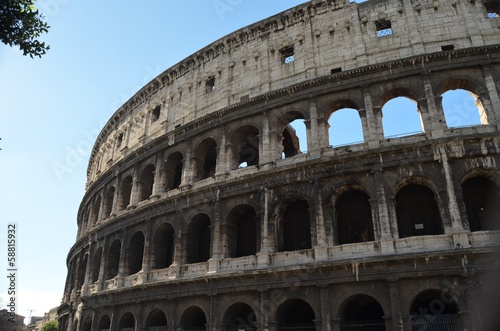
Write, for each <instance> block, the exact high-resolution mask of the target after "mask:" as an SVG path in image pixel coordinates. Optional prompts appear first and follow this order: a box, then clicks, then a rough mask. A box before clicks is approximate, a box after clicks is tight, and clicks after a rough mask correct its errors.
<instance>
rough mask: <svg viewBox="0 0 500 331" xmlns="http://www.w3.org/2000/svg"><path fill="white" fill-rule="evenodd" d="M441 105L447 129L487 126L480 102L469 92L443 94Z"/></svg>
mask: <svg viewBox="0 0 500 331" xmlns="http://www.w3.org/2000/svg"><path fill="white" fill-rule="evenodd" d="M442 105H443V113H444V117H445V120H446V126H448V128H459V127H468V126H476V125H482V124H488V118H487V116H486V111H485V109H484V107H483V104H482V102H481V101H480V100H479V99H478V97H477V96H476V95H474V94H473V93H471V92H469V91H466V90H462V89H456V90H449V91H447V92H445V93H443V94H442Z"/></svg>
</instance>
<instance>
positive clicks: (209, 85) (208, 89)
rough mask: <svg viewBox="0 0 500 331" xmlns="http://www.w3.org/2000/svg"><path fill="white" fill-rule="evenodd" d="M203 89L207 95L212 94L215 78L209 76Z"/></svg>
mask: <svg viewBox="0 0 500 331" xmlns="http://www.w3.org/2000/svg"><path fill="white" fill-rule="evenodd" d="M205 89H206V92H207V93H212V92H213V91H215V76H211V77H209V78H208V79H207V82H206V84H205Z"/></svg>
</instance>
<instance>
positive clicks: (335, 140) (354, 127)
mask: <svg viewBox="0 0 500 331" xmlns="http://www.w3.org/2000/svg"><path fill="white" fill-rule="evenodd" d="M328 124H329V126H330V127H329V129H328V137H329V143H330V146H333V147H340V146H346V145H354V144H360V143H363V142H364V137H363V125H362V124H361V118H360V117H359V113H358V111H357V110H356V109H354V108H342V109H339V110H336V111H334V112H333V113H332V114H331V115H330V118H329V119H328Z"/></svg>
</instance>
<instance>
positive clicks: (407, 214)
mask: <svg viewBox="0 0 500 331" xmlns="http://www.w3.org/2000/svg"><path fill="white" fill-rule="evenodd" d="M395 200H396V214H397V219H398V230H399V237H400V238H406V237H412V236H424V235H436V234H443V225H442V222H441V216H440V215H439V209H438V206H437V203H436V199H435V196H434V193H433V192H432V191H431V190H430V189H429V188H427V187H426V186H424V185H418V184H409V185H407V186H405V187H404V188H402V189H401V190H400V191H399V192H398V193H397V194H396V199H395Z"/></svg>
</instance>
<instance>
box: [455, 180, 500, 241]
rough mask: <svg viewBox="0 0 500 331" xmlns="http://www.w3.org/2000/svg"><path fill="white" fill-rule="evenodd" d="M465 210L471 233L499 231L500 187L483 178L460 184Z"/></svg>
mask: <svg viewBox="0 0 500 331" xmlns="http://www.w3.org/2000/svg"><path fill="white" fill-rule="evenodd" d="M462 192H463V196H464V202H465V209H466V210H467V219H468V220H469V228H470V230H471V231H482V230H500V226H499V224H500V222H499V220H498V217H499V216H500V187H498V185H496V184H495V183H494V182H492V181H491V180H489V179H487V178H484V177H474V178H470V179H467V180H466V181H465V182H464V183H463V184H462Z"/></svg>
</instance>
